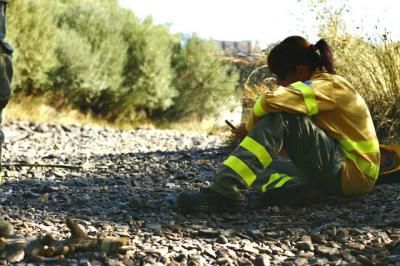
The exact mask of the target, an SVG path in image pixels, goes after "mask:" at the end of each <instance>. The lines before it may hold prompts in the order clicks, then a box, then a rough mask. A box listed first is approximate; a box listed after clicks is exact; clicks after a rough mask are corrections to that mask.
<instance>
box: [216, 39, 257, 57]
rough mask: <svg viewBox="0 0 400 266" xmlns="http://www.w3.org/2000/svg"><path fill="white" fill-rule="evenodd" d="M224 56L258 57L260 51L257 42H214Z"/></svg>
mask: <svg viewBox="0 0 400 266" xmlns="http://www.w3.org/2000/svg"><path fill="white" fill-rule="evenodd" d="M215 42H216V44H217V45H218V46H219V47H220V48H221V50H222V51H223V52H224V54H225V55H230V56H238V57H260V56H261V53H262V49H261V47H260V44H259V42H258V41H255V42H253V41H215Z"/></svg>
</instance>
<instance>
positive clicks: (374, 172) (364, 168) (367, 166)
mask: <svg viewBox="0 0 400 266" xmlns="http://www.w3.org/2000/svg"><path fill="white" fill-rule="evenodd" d="M344 154H345V156H346V158H348V159H350V160H352V161H353V162H354V163H355V164H356V165H357V166H358V168H360V170H361V172H363V173H364V174H366V175H367V176H370V177H372V178H373V179H374V180H376V179H377V178H378V174H379V165H376V164H373V163H371V162H368V161H367V160H364V159H361V158H358V157H357V156H356V155H354V154H352V153H350V152H348V151H346V150H344Z"/></svg>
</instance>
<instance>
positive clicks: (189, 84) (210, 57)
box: [168, 36, 238, 119]
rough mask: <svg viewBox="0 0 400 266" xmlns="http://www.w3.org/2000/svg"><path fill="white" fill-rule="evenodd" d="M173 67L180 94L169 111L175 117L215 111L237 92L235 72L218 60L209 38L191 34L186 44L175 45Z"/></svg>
mask: <svg viewBox="0 0 400 266" xmlns="http://www.w3.org/2000/svg"><path fill="white" fill-rule="evenodd" d="M173 67H174V69H175V71H176V73H177V75H176V77H175V80H174V84H175V85H176V87H177V89H178V91H179V95H178V96H177V98H176V99H175V105H174V106H173V107H172V108H171V109H170V110H169V112H168V114H169V116H170V117H172V118H174V119H179V118H182V117H187V116H193V115H194V116H197V117H198V118H204V117H206V116H207V115H210V114H216V113H218V111H220V110H221V106H227V104H229V102H230V101H231V99H232V98H237V96H238V92H237V90H236V88H237V85H238V84H237V82H238V74H237V72H236V71H235V70H234V69H233V68H232V66H231V65H229V64H228V63H226V62H224V61H223V60H221V54H220V51H219V50H218V49H217V47H216V46H215V44H214V43H213V42H211V41H205V40H202V39H200V38H198V37H197V36H193V37H192V38H190V39H189V40H188V42H187V44H186V45H185V46H183V47H181V46H179V47H176V53H175V57H174V60H173Z"/></svg>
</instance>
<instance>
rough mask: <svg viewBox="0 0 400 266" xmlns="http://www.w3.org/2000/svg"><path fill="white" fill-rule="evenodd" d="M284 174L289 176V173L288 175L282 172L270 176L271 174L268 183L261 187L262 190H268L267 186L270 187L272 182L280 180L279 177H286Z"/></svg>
mask: <svg viewBox="0 0 400 266" xmlns="http://www.w3.org/2000/svg"><path fill="white" fill-rule="evenodd" d="M284 176H287V175H286V174H280V173H275V174H272V175H270V176H269V180H268V183H266V184H265V185H263V186H262V187H261V191H262V192H265V191H267V187H268V186H269V185H270V184H272V183H273V182H275V181H276V180H278V179H280V178H282V177H284Z"/></svg>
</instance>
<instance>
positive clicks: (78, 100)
mask: <svg viewBox="0 0 400 266" xmlns="http://www.w3.org/2000/svg"><path fill="white" fill-rule="evenodd" d="M9 11H10V12H9V14H8V15H9V22H10V23H9V29H10V34H9V36H10V38H9V39H10V42H11V43H12V44H13V45H14V47H15V49H16V52H15V58H14V59H15V70H16V76H15V77H16V78H15V82H14V85H15V88H16V90H15V94H18V93H21V92H23V93H25V94H26V95H29V96H40V97H43V96H45V97H47V98H48V99H49V100H50V101H49V102H50V103H51V104H52V105H54V106H56V107H58V108H63V107H64V106H70V107H71V106H72V107H73V108H76V109H79V110H81V111H83V112H90V113H92V114H95V115H97V116H100V117H102V118H106V119H109V120H112V121H119V120H132V119H137V118H138V114H143V113H144V114H146V116H148V117H153V118H155V117H157V118H158V117H160V116H161V117H163V116H164V115H166V114H168V115H169V118H171V119H177V118H182V117H185V116H192V115H197V116H198V117H204V116H206V115H209V114H212V113H215V112H218V110H219V109H218V106H219V105H220V104H222V103H225V102H226V98H227V97H228V96H232V95H233V94H234V93H235V86H236V82H237V75H236V74H235V71H233V70H232V69H231V68H230V67H229V66H228V65H227V64H226V63H224V62H223V61H222V60H220V58H219V56H220V54H219V52H218V50H217V49H216V47H215V46H214V45H213V44H212V43H211V42H208V41H204V40H201V39H200V38H197V37H193V38H192V39H191V40H190V41H189V43H188V44H187V46H184V47H182V46H181V43H180V36H179V35H176V34H171V33H170V31H169V28H168V27H167V26H165V25H154V24H153V23H152V20H151V19H150V18H149V19H146V20H145V21H143V22H142V21H139V20H138V19H137V18H136V17H135V15H134V14H133V13H132V12H130V11H128V10H125V9H123V8H121V7H119V6H118V5H117V1H116V0H101V1H97V0H86V1H79V0H60V1H56V2H53V1H50V0H42V1H34V0H14V1H12V2H11V4H10V10H9ZM188 59H189V61H188Z"/></svg>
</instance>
